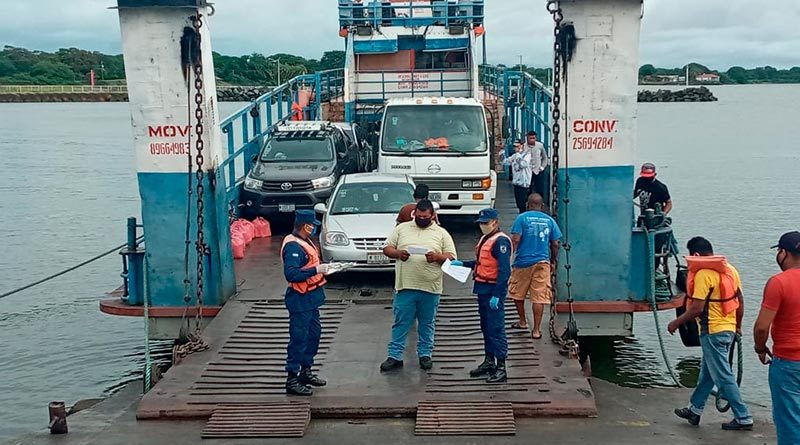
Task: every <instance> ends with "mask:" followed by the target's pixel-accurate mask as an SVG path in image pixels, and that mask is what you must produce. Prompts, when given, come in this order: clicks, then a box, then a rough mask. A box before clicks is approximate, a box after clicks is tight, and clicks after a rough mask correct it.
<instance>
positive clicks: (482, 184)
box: [461, 178, 492, 190]
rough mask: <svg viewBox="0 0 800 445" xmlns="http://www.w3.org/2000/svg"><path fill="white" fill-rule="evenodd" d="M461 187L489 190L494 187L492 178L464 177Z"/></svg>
mask: <svg viewBox="0 0 800 445" xmlns="http://www.w3.org/2000/svg"><path fill="white" fill-rule="evenodd" d="M461 188H464V189H482V190H489V189H490V188H492V178H483V179H464V180H462V181H461Z"/></svg>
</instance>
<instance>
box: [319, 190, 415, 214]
mask: <svg viewBox="0 0 800 445" xmlns="http://www.w3.org/2000/svg"><path fill="white" fill-rule="evenodd" d="M409 202H414V187H412V186H411V184H408V183H404V182H379V183H354V184H344V185H342V186H341V187H339V190H338V191H337V192H336V196H335V197H334V198H333V203H332V204H331V215H361V214H364V213H392V214H394V213H397V212H399V211H400V208H401V207H403V206H404V205H405V204H408V203H409Z"/></svg>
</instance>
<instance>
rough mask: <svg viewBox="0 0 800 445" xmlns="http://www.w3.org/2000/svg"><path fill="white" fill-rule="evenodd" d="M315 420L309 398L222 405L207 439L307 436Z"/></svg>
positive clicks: (207, 429) (207, 430)
mask: <svg viewBox="0 0 800 445" xmlns="http://www.w3.org/2000/svg"><path fill="white" fill-rule="evenodd" d="M310 421H311V404H310V403H309V402H307V401H299V402H283V403H280V402H276V403H261V404H257V405H219V406H217V407H216V408H215V409H214V412H213V413H212V414H211V418H210V419H209V420H208V423H207V424H206V427H205V429H204V430H203V433H202V437H203V439H237V438H238V439H241V438H267V437H303V436H304V435H305V433H306V428H308V423H309V422H310Z"/></svg>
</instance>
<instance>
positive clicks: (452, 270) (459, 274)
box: [442, 260, 472, 283]
mask: <svg viewBox="0 0 800 445" xmlns="http://www.w3.org/2000/svg"><path fill="white" fill-rule="evenodd" d="M442 272H444V273H446V274H447V275H450V276H451V277H453V279H455V280H457V281H460V282H462V283H466V282H467V278H469V274H471V273H472V269H470V268H469V267H464V266H453V263H452V262H451V261H450V260H445V261H444V264H442Z"/></svg>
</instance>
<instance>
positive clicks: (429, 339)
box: [381, 199, 456, 372]
mask: <svg viewBox="0 0 800 445" xmlns="http://www.w3.org/2000/svg"><path fill="white" fill-rule="evenodd" d="M383 253H384V254H385V255H386V256H388V257H389V258H394V259H395V260H398V261H396V262H395V291H396V293H395V296H394V303H393V304H392V308H393V310H394V324H393V325H392V340H391V341H390V342H389V347H388V349H389V351H388V356H389V357H388V358H387V359H386V361H385V362H383V363H382V364H381V371H382V372H387V371H392V370H395V369H399V368H402V367H403V351H404V350H405V347H406V337H407V336H408V331H409V330H410V329H411V326H413V325H414V320H416V321H417V334H418V337H419V339H418V342H417V356H418V357H419V366H420V368H422V369H423V370H429V369H431V368H432V367H433V360H432V359H431V356H432V355H433V337H434V333H435V323H436V310H437V308H438V307H439V296H440V295H441V294H442V289H443V286H442V264H444V262H445V261H447V260H448V259H449V260H453V259H455V257H456V246H455V243H453V238H452V237H451V236H450V234H449V233H447V230H445V229H444V228H443V227H442V226H440V225H438V224H434V223H433V203H432V202H430V201H429V200H427V199H423V200H421V201H420V202H418V203H417V207H416V209H415V210H414V221H409V222H404V223H401V224H399V225H398V226H397V227H395V228H394V230H393V231H392V233H391V234H390V235H389V238H388V239H387V240H386V247H384V249H383Z"/></svg>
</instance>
